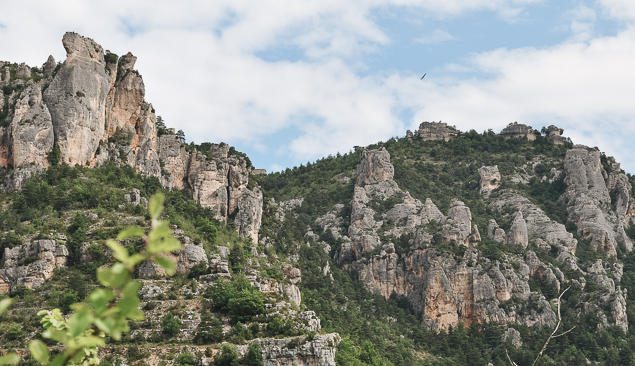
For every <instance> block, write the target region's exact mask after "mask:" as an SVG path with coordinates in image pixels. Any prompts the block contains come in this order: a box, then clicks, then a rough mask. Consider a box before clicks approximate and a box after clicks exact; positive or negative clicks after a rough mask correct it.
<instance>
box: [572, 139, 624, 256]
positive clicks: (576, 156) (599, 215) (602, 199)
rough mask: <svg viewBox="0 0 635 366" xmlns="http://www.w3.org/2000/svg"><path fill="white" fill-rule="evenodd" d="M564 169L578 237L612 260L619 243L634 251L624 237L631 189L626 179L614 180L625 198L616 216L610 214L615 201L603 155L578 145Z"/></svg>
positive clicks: (613, 185)
mask: <svg viewBox="0 0 635 366" xmlns="http://www.w3.org/2000/svg"><path fill="white" fill-rule="evenodd" d="M564 169H565V173H566V178H565V183H566V184H567V191H566V192H565V194H564V196H565V197H566V198H567V200H568V205H567V212H568V220H569V221H571V222H573V223H574V224H576V226H577V228H578V235H580V236H581V237H582V238H584V239H587V240H589V241H590V242H591V245H592V246H593V247H594V248H595V249H596V250H598V251H602V252H604V253H605V254H606V255H608V256H614V255H616V254H617V244H618V242H622V243H623V244H624V246H625V247H626V249H627V250H631V249H632V247H633V244H632V242H631V241H630V239H629V238H628V237H627V236H626V235H625V233H624V226H625V224H626V221H625V220H626V213H627V209H626V207H628V206H629V203H628V196H626V195H625V192H626V191H628V186H627V185H625V184H624V183H623V182H621V181H622V180H623V178H619V177H618V176H615V177H614V178H613V180H612V183H613V184H612V188H613V189H614V191H615V192H616V195H618V196H620V197H621V200H618V202H619V204H620V206H619V210H618V213H617V214H615V213H613V212H612V211H611V210H610V207H611V197H610V193H609V190H608V188H607V185H606V182H605V178H608V175H607V174H606V171H605V170H604V168H603V167H602V164H601V162H600V152H599V151H596V150H588V149H587V148H585V147H583V146H577V145H576V146H575V147H574V148H573V149H570V150H567V153H566V156H565V160H564ZM609 181H611V180H610V179H609ZM620 182H621V183H620ZM620 213H621V215H620Z"/></svg>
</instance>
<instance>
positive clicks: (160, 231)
mask: <svg viewBox="0 0 635 366" xmlns="http://www.w3.org/2000/svg"><path fill="white" fill-rule="evenodd" d="M164 200H165V197H164V196H163V195H162V194H157V195H155V196H153V197H152V198H151V199H150V203H149V207H148V211H149V213H150V216H151V218H152V223H151V228H150V232H149V233H147V234H146V233H145V231H144V230H143V229H142V228H141V227H138V226H132V227H129V228H127V229H125V230H123V231H121V232H120V233H119V235H118V236H117V239H118V240H127V239H135V238H140V239H141V240H143V241H144V243H145V246H144V249H143V251H141V252H140V253H135V254H132V255H129V254H128V251H127V250H126V248H124V247H123V246H122V245H121V244H119V243H118V242H117V241H115V240H107V241H106V245H107V246H108V247H109V248H110V249H112V251H113V256H114V257H115V259H116V260H117V262H116V263H115V264H113V265H112V267H101V268H99V269H98V270H97V279H98V280H99V282H100V283H101V285H102V287H100V288H97V289H95V290H94V291H93V292H92V293H91V294H90V295H88V297H87V298H86V302H80V303H75V304H73V305H71V309H73V310H74V312H73V313H72V314H71V315H70V316H69V317H65V316H64V315H63V314H62V312H61V310H60V309H53V310H42V311H40V312H38V316H41V317H42V319H41V320H40V323H41V324H42V325H43V327H44V328H45V331H44V332H43V333H42V337H44V338H48V339H51V340H54V341H57V342H59V343H61V345H62V349H63V352H61V353H60V354H58V355H57V356H55V357H54V358H53V359H52V360H51V359H50V354H49V350H48V347H47V346H46V345H45V344H44V342H42V341H40V340H34V341H32V342H31V343H30V344H29V350H30V351H31V355H32V356H33V358H35V359H36V360H37V361H38V362H40V363H41V364H43V365H51V366H64V365H98V364H99V362H100V360H99V357H98V347H103V346H105V345H106V337H109V338H111V339H114V340H121V337H122V334H123V333H126V332H128V331H129V330H130V327H129V325H128V320H143V318H144V314H143V311H141V310H140V309H139V303H140V301H141V300H140V299H139V297H138V295H137V293H138V291H139V289H140V288H141V284H140V283H139V281H136V280H134V279H133V274H134V272H135V270H136V268H137V267H138V266H139V265H140V264H141V263H143V262H145V261H155V262H157V263H158V264H159V265H161V266H162V267H163V268H164V269H165V272H166V273H167V274H168V275H172V274H174V273H175V271H176V264H175V263H174V262H173V261H171V260H169V259H168V258H165V257H163V256H162V255H163V254H165V253H169V252H173V251H175V250H179V249H181V243H180V242H179V241H178V240H177V239H176V238H174V237H172V231H171V230H170V227H169V225H168V222H167V221H163V220H159V217H160V216H161V213H162V212H163V202H164ZM9 305H10V300H8V299H7V300H3V301H2V302H0V313H2V312H3V311H4V310H6V308H7V307H8V306H9ZM17 362H19V356H18V355H16V354H9V355H7V356H4V357H1V358H0V366H2V365H5V364H14V363H17Z"/></svg>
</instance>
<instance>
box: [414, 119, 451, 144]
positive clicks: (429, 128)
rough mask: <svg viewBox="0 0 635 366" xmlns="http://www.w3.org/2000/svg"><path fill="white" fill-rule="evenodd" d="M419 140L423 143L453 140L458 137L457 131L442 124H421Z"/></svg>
mask: <svg viewBox="0 0 635 366" xmlns="http://www.w3.org/2000/svg"><path fill="white" fill-rule="evenodd" d="M418 134H419V138H420V139H421V140H423V141H430V140H445V141H449V140H450V139H453V138H455V137H456V136H457V135H458V131H457V130H456V129H455V128H452V127H448V124H447V123H444V122H441V121H439V122H422V123H421V124H420V125H419V131H418Z"/></svg>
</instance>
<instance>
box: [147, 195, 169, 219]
mask: <svg viewBox="0 0 635 366" xmlns="http://www.w3.org/2000/svg"><path fill="white" fill-rule="evenodd" d="M164 201H165V196H164V195H163V194H162V193H157V194H155V195H154V196H152V197H150V203H149V204H148V212H149V213H150V217H152V218H153V219H158V218H159V216H160V215H161V213H162V212H163V202H164Z"/></svg>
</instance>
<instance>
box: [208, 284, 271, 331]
mask: <svg viewBox="0 0 635 366" xmlns="http://www.w3.org/2000/svg"><path fill="white" fill-rule="evenodd" d="M206 296H207V297H208V298H210V299H211V300H212V306H213V308H214V309H215V310H217V311H221V312H224V313H228V314H230V315H231V316H232V319H233V320H235V321H247V320H250V319H251V318H252V317H253V316H255V315H258V314H262V313H263V312H264V310H265V306H264V301H263V299H262V293H261V292H260V291H258V289H257V288H255V287H253V286H252V285H251V284H250V283H249V281H248V280H247V279H245V277H244V276H236V277H235V278H234V281H232V282H229V281H224V280H222V279H221V280H218V281H217V282H216V283H215V284H214V285H213V286H210V287H209V288H208V290H207V293H206Z"/></svg>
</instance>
